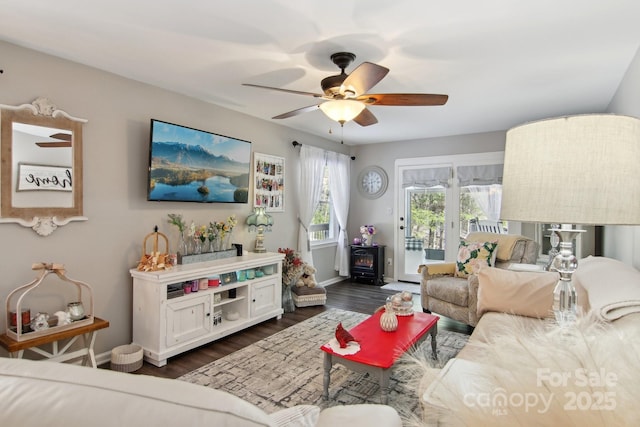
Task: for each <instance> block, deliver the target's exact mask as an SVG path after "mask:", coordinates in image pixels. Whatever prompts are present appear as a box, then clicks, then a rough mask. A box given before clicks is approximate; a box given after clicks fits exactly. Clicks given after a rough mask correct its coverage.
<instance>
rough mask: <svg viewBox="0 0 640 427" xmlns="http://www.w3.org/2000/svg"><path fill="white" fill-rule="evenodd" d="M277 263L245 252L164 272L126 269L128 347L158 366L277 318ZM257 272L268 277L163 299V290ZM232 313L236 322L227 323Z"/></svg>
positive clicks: (273, 256) (270, 256) (277, 257)
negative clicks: (130, 299)
mask: <svg viewBox="0 0 640 427" xmlns="http://www.w3.org/2000/svg"><path fill="white" fill-rule="evenodd" d="M283 258H284V254H280V253H260V254H258V253H248V254H245V255H243V256H239V257H234V258H225V259H220V260H215V261H208V262H202V263H194V264H188V265H178V266H175V267H173V268H172V269H171V270H168V271H154V272H141V271H138V270H135V269H133V270H130V274H131V276H132V278H133V342H134V343H135V344H138V345H140V346H142V348H143V350H144V358H145V360H146V361H147V362H149V363H152V364H154V365H156V366H164V365H166V363H167V359H168V358H170V357H172V356H175V355H177V354H180V353H183V352H185V351H187V350H190V349H192V348H195V347H199V346H201V345H204V344H207V343H209V342H212V341H215V340H217V339H220V338H222V337H225V336H227V335H229V334H232V333H235V332H238V331H241V330H243V329H245V328H248V327H249V326H253V325H255V324H257V323H260V322H264V321H265V320H268V319H271V318H274V317H275V318H278V319H279V318H280V317H281V316H282V313H283V310H282V259H283ZM265 267H267V268H265ZM258 269H261V271H265V272H271V274H265V275H263V276H261V277H256V278H255V279H251V280H245V281H240V282H238V281H236V282H233V283H229V284H221V285H220V286H216V287H209V288H208V289H204V290H199V291H198V292H192V293H189V294H185V295H183V296H178V297H173V298H168V294H167V289H168V288H169V287H174V286H175V285H178V284H181V283H184V282H189V281H191V280H198V279H203V278H208V277H211V276H219V275H220V274H225V273H233V272H236V273H237V272H239V271H242V270H258ZM230 291H231V292H230ZM232 312H233V314H234V315H235V316H234V317H237V319H236V320H229V319H227V317H228V316H229V315H230V313H232Z"/></svg>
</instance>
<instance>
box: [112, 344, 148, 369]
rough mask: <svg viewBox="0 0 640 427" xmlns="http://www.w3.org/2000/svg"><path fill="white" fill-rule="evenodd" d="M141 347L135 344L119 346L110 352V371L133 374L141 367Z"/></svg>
mask: <svg viewBox="0 0 640 427" xmlns="http://www.w3.org/2000/svg"><path fill="white" fill-rule="evenodd" d="M142 356H143V351H142V347H140V346H139V345H137V344H127V345H121V346H119V347H116V348H114V349H113V350H111V370H112V371H119V372H133V371H137V370H138V369H140V368H141V367H142Z"/></svg>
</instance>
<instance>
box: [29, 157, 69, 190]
mask: <svg viewBox="0 0 640 427" xmlns="http://www.w3.org/2000/svg"><path fill="white" fill-rule="evenodd" d="M18 166H19V167H18V191H38V190H40V191H41V190H47V191H72V188H71V187H72V179H71V168H70V167H68V168H67V167H64V166H47V165H30V164H24V163H20V164H19V165H18Z"/></svg>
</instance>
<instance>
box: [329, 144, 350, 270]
mask: <svg viewBox="0 0 640 427" xmlns="http://www.w3.org/2000/svg"><path fill="white" fill-rule="evenodd" d="M327 160H328V163H327V166H328V168H329V176H330V179H329V191H330V193H331V201H332V202H333V209H334V212H335V214H336V220H337V221H338V226H339V227H340V232H339V234H338V245H337V247H336V258H335V261H334V269H335V270H336V271H338V274H339V275H340V276H348V275H349V256H350V252H349V237H348V236H347V230H346V228H347V218H348V217H349V187H350V185H349V183H350V182H351V181H350V170H351V165H350V163H351V159H350V158H349V156H347V155H346V154H340V153H334V152H331V153H329V154H328V158H327Z"/></svg>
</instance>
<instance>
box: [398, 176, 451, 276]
mask: <svg viewBox="0 0 640 427" xmlns="http://www.w3.org/2000/svg"><path fill="white" fill-rule="evenodd" d="M446 199H447V191H446V189H445V188H444V187H442V186H435V187H430V188H416V187H408V188H405V189H404V200H405V203H404V209H403V212H404V215H403V216H402V218H403V221H402V222H403V223H404V224H403V225H402V227H403V231H404V251H402V253H403V255H404V256H402V257H400V258H401V261H400V264H399V266H400V269H399V270H400V271H399V280H405V281H419V275H418V273H417V272H418V266H420V265H421V264H425V263H429V262H442V261H444V259H445V249H446V244H445V242H446V233H447V227H446V224H447V221H446V208H445V207H446Z"/></svg>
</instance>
